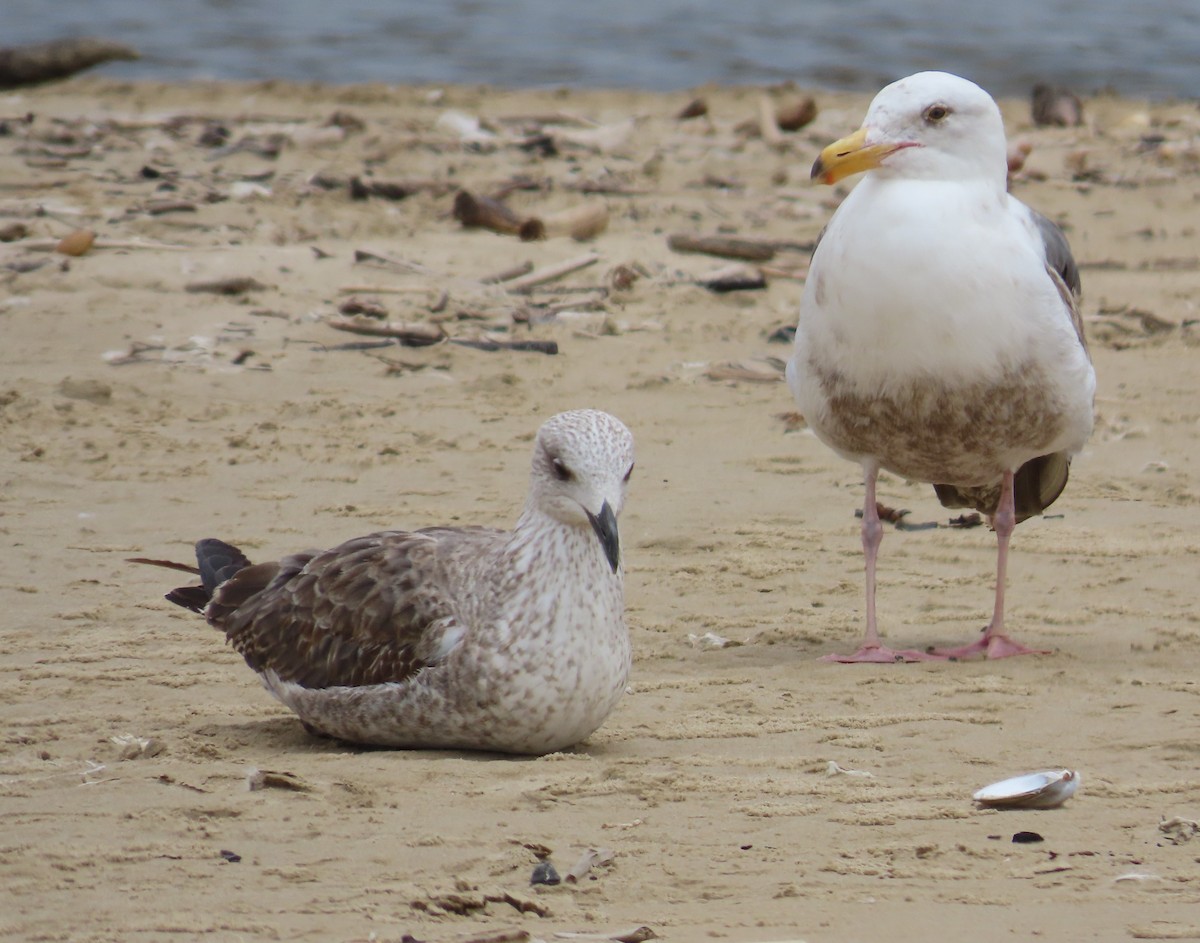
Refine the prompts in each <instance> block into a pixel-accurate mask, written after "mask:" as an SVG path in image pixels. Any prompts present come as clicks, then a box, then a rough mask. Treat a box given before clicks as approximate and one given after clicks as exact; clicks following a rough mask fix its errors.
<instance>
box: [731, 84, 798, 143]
mask: <svg viewBox="0 0 1200 943" xmlns="http://www.w3.org/2000/svg"><path fill="white" fill-rule="evenodd" d="M816 117H817V103H816V101H815V100H814V99H812V98H808V97H805V98H791V99H788V100H787V101H784V102H782V103H780V104H778V105H777V104H775V103H774V101H773V100H772V99H771V97H770V96H768V95H761V96H759V99H758V114H757V116H756V117H754V118H748V119H747V120H745V121H743V122H741V123H740V124H738V125H737V126H736V127H735V128H734V129H733V133H734V134H736V135H738V136H739V137H741V138H743V139H745V138H754V137H761V138H762V139H763V140H764V141H765V142H766V143H767V144H769V145H771V146H772V147H780V146H783V145H785V144H786V143H787V140H786V136H785V133H784V132H788V133H791V132H795V131H799V130H800V129H801V128H804V127H807V126H808V125H809V124H811V123H812V122H813V120H814V119H815V118H816Z"/></svg>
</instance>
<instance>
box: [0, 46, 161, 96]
mask: <svg viewBox="0 0 1200 943" xmlns="http://www.w3.org/2000/svg"><path fill="white" fill-rule="evenodd" d="M137 58H138V52H137V50H136V49H133V48H131V47H129V46H124V45H122V44H121V43H113V42H109V41H108V40H105V39H88V38H80V39H59V40H56V41H54V42H49V43H35V44H33V45H29V46H10V47H7V48H0V89H10V88H22V87H24V86H26V85H40V84H41V83H42V82H52V81H54V80H55V79H65V78H66V77H67V76H69V75H74V74H75V73H76V72H82V71H83V70H84V69H90V68H91V67H92V66H95V65H100V64H101V63H104V62H113V61H116V60H123V61H131V60H133V59H137Z"/></svg>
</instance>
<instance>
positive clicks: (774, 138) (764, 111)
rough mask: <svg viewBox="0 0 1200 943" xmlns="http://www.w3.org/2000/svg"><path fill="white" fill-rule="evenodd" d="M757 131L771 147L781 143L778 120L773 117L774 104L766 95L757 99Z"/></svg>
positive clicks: (779, 145) (781, 133)
mask: <svg viewBox="0 0 1200 943" xmlns="http://www.w3.org/2000/svg"><path fill="white" fill-rule="evenodd" d="M758 133H759V134H761V135H762V139H763V140H764V141H766V143H768V144H770V145H771V147H781V146H782V145H783V132H782V131H781V130H779V122H778V121H777V120H776V119H775V106H774V105H773V104H771V99H770V98H768V97H767V96H766V95H763V96H762V97H761V98H759V100H758Z"/></svg>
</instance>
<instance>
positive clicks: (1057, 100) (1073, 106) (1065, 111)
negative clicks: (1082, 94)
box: [1029, 82, 1083, 128]
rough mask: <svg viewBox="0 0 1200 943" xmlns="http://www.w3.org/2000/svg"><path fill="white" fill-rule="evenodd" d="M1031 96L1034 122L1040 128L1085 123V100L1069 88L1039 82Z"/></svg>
mask: <svg viewBox="0 0 1200 943" xmlns="http://www.w3.org/2000/svg"><path fill="white" fill-rule="evenodd" d="M1029 98H1030V101H1029V106H1030V112H1031V113H1032V116H1033V123H1034V124H1035V125H1037V126H1038V127H1039V128H1074V127H1078V126H1079V125H1081V124H1083V102H1081V101H1080V100H1079V96H1078V95H1076V94H1075V93H1074V92H1072V91H1071V90H1070V89H1069V88H1062V87H1059V86H1053V85H1047V84H1045V83H1043V82H1039V83H1038V84H1037V85H1035V86H1034V87H1033V91H1032V92H1031V93H1030V96H1029Z"/></svg>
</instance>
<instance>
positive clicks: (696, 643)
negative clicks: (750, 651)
mask: <svg viewBox="0 0 1200 943" xmlns="http://www.w3.org/2000/svg"><path fill="white" fill-rule="evenodd" d="M687 640H688V644H689V645H690V646H692V648H700V649H703V650H704V651H712V650H715V649H718V648H738V647H740V646H741V644H742V643H741V642H738V641H735V640H734V639H729V638H725V636H723V635H717V633H716V632H705V633H704V634H703V635H697V634H696V633H695V632H689V633H688V635H687Z"/></svg>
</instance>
